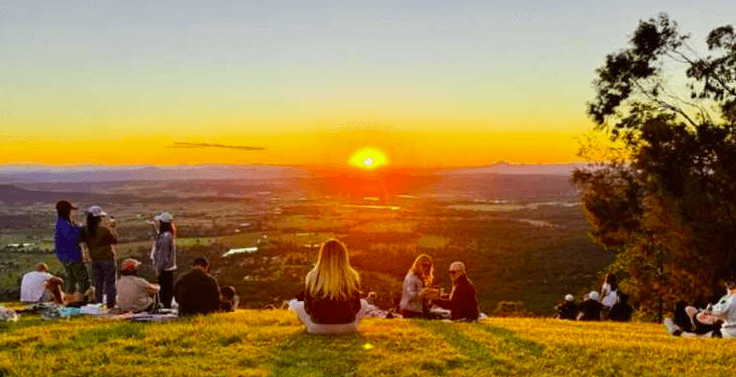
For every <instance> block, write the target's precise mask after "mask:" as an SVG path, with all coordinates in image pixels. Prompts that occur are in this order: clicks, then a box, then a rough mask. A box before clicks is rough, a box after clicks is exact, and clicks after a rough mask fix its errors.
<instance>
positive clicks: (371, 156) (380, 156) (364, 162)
mask: <svg viewBox="0 0 736 377" xmlns="http://www.w3.org/2000/svg"><path fill="white" fill-rule="evenodd" d="M387 164H388V158H386V155H385V154H384V153H383V152H381V151H379V150H377V149H374V148H363V149H361V150H359V151H357V152H355V154H353V156H352V157H350V165H353V166H357V167H361V168H363V169H375V168H378V167H381V166H384V165H387Z"/></svg>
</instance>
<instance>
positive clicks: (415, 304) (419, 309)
mask: <svg viewBox="0 0 736 377" xmlns="http://www.w3.org/2000/svg"><path fill="white" fill-rule="evenodd" d="M433 280H434V264H433V263H432V258H431V257H430V256H429V255H427V254H421V255H419V256H418V257H417V258H416V259H415V260H414V264H412V266H411V269H410V270H409V272H408V273H407V274H406V277H405V278H404V284H403V293H402V294H401V302H400V303H399V308H400V309H401V316H402V317H404V318H423V317H424V316H425V313H426V312H427V300H428V299H429V298H431V297H432V295H433V294H436V292H435V291H434V290H433V289H432V288H431V285H432V281H433Z"/></svg>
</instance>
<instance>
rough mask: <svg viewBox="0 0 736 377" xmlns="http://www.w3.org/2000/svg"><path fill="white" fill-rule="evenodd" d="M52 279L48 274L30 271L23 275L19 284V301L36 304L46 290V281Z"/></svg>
mask: <svg viewBox="0 0 736 377" xmlns="http://www.w3.org/2000/svg"><path fill="white" fill-rule="evenodd" d="M52 277H53V275H51V274H50V273H48V272H39V271H31V272H29V273H27V274H25V275H23V280H21V283H20V301H21V302H38V301H39V300H41V296H43V291H45V290H46V284H45V283H46V280H49V279H51V278H52Z"/></svg>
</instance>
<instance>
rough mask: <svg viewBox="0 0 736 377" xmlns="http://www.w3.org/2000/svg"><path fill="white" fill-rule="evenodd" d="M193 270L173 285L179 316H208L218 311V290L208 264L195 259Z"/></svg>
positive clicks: (198, 258) (204, 260) (200, 259)
mask: <svg viewBox="0 0 736 377" xmlns="http://www.w3.org/2000/svg"><path fill="white" fill-rule="evenodd" d="M192 266H193V268H192V269H191V270H190V271H189V272H187V273H185V274H184V275H182V276H181V277H180V278H179V280H177V282H176V284H175V285H174V297H175V298H176V302H178V303H179V315H180V316H188V315H196V314H209V313H214V312H217V311H219V310H220V288H219V286H218V284H217V280H215V278H214V277H212V276H211V275H210V274H209V273H208V272H209V262H208V261H207V259H206V258H204V257H197V258H195V259H194V262H193V263H192Z"/></svg>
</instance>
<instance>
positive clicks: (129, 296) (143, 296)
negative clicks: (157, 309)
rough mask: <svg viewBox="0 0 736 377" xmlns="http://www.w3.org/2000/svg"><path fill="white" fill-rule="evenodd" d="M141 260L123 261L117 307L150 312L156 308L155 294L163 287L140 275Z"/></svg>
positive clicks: (118, 286)
mask: <svg viewBox="0 0 736 377" xmlns="http://www.w3.org/2000/svg"><path fill="white" fill-rule="evenodd" d="M140 264H141V262H138V261H137V260H135V259H132V258H128V259H126V260H124V261H123V264H122V268H121V271H120V275H121V276H120V279H118V282H117V287H116V288H117V307H118V308H120V310H122V311H124V312H133V313H140V312H150V311H152V310H153V309H154V305H155V300H154V297H155V295H156V294H157V293H158V292H159V290H160V289H161V287H159V285H158V284H151V283H149V282H148V281H146V279H143V278H141V277H138V266H140Z"/></svg>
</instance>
